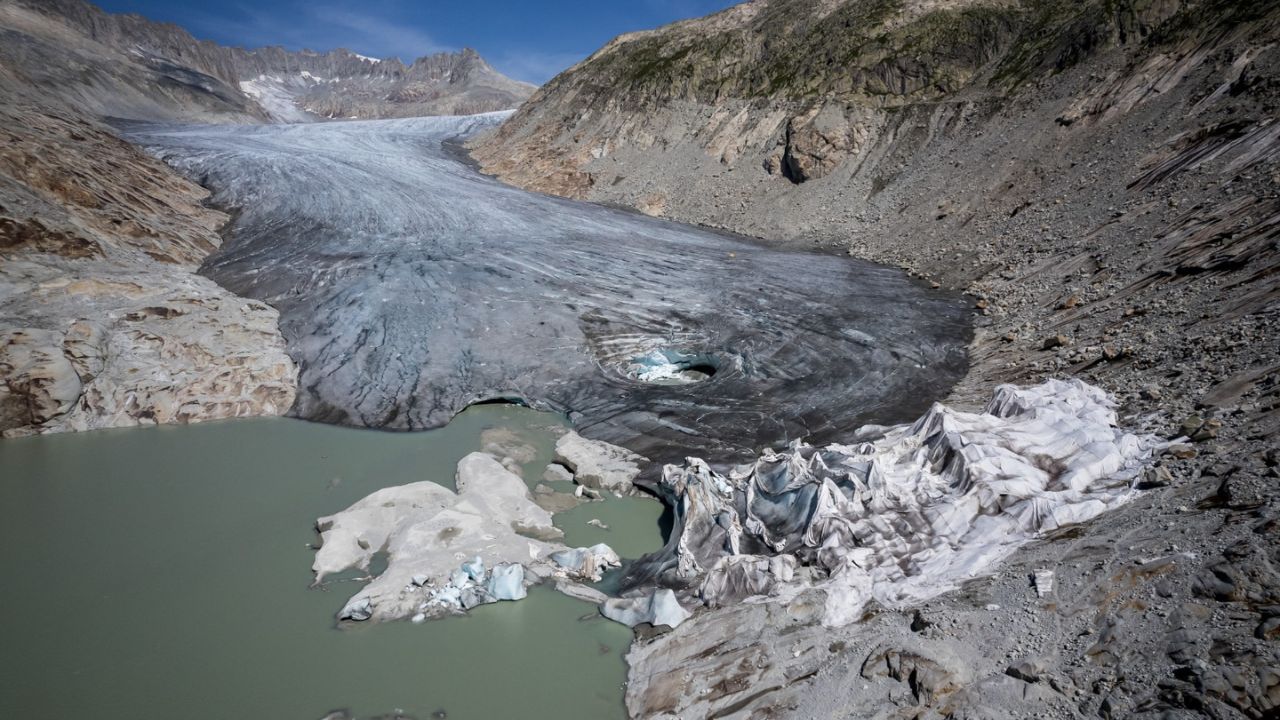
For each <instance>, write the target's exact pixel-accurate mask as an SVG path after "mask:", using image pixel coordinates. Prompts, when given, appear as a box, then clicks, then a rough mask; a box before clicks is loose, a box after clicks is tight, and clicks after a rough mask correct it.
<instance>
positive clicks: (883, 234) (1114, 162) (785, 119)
mask: <svg viewBox="0 0 1280 720" xmlns="http://www.w3.org/2000/svg"><path fill="white" fill-rule="evenodd" d="M1278 39H1280V3H1276V2H1228V1H1225V0H1207V1H1200V2H1194V1H1179V0H1159V1H1146V0H1144V1H1141V2H1134V1H1125V2H1095V1H1090V2H1082V3H1070V4H1066V3H1056V2H1044V1H1040V0H1001V1H995V0H972V1H967V2H961V1H959V0H957V1H955V2H924V1H920V0H894V1H890V0H882V1H876V2H871V1H864V0H849V1H846V2H840V1H839V0H825V1H822V2H818V1H816V0H757V1H756V2H751V3H747V4H744V5H741V6H738V7H735V8H732V9H730V10H727V11H725V12H723V13H719V14H717V15H713V16H710V17H708V18H704V19H701V20H696V21H691V22H688V23H681V24H676V25H673V26H669V27H666V28H662V29H659V30H656V31H651V32H645V33H637V34H633V35H628V36H623V37H621V38H618V39H617V40H615V41H614V42H612V43H610V44H609V45H607V46H606V47H605V48H603V49H601V50H600V51H599V52H597V53H596V54H595V55H593V56H592V57H591V58H590V59H588V60H587V61H585V62H583V63H582V64H580V65H579V66H577V67H575V68H572V69H570V70H569V71H567V72H566V73H564V74H562V75H561V76H559V77H558V78H556V79H554V80H553V81H551V82H550V83H548V84H547V85H546V86H544V87H543V88H542V89H541V90H540V91H539V92H538V93H536V94H535V96H534V97H533V98H532V99H531V101H530V102H528V103H527V104H526V105H524V106H523V107H522V109H521V110H520V111H519V112H518V113H517V114H516V115H515V116H514V117H513V118H512V119H511V120H509V121H508V122H507V123H506V124H505V125H504V126H502V127H501V128H500V129H499V130H498V131H497V132H496V133H494V134H493V135H492V136H490V137H488V138H486V139H484V140H482V141H481V142H479V143H478V144H476V145H475V147H474V148H473V155H474V156H475V158H476V159H477V160H478V161H479V162H481V163H482V165H483V166H484V167H485V168H487V169H488V170H489V171H491V172H493V173H496V174H498V175H499V176H500V177H503V178H505V179H507V180H509V181H512V182H515V183H517V184H521V185H524V186H526V187H532V188H536V189H539V190H543V191H548V192H552V193H557V194H561V195H567V196H573V197H580V198H587V199H592V200H597V201H602V202H609V203H618V204H623V205H628V206H631V207H635V208H638V209H640V210H642V211H644V212H647V213H650V214H655V215H662V216H667V217H671V218H675V219H679V220H685V221H690V222H696V223H702V224H707V225H713V226H718V227H725V228H730V229H733V230H737V231H740V232H745V233H748V234H753V235H757V236H761V237H767V238H770V239H775V240H781V241H784V242H790V243H796V244H803V245H807V246H817V247H825V248H829V249H832V250H839V251H842V252H844V251H847V252H849V253H851V254H854V255H857V256H861V257H866V258H870V259H874V260H878V261H882V262H887V263H891V264H897V265H901V266H903V267H906V268H908V269H910V270H912V271H914V272H916V273H918V274H920V275H922V276H926V277H928V278H930V279H932V280H933V281H934V282H936V283H938V284H939V285H944V286H948V287H954V288H960V289H964V290H967V291H968V292H970V293H971V294H972V295H973V296H974V297H973V302H974V312H975V314H976V315H977V320H978V322H979V329H978V332H977V336H976V338H975V341H974V343H973V345H972V346H971V356H972V360H973V368H972V370H971V372H970V374H969V377H968V378H967V379H966V380H965V381H964V382H963V383H962V384H961V386H960V387H959V388H958V389H957V390H956V391H955V393H954V394H953V398H952V400H953V401H954V402H957V403H960V404H961V405H963V404H964V403H966V402H973V401H975V400H977V399H979V398H982V397H985V396H986V395H988V394H989V393H990V390H991V387H992V386H993V385H994V384H995V383H997V382H1002V381H1016V382H1022V383H1030V382H1036V381H1039V380H1041V379H1044V378H1046V377H1068V376H1078V377H1082V378H1084V379H1087V380H1088V381H1089V382H1092V383H1095V384H1097V385H1099V386H1101V387H1103V388H1104V389H1106V390H1108V391H1110V392H1112V393H1114V394H1116V395H1117V396H1118V398H1119V399H1120V400H1121V401H1122V403H1123V406H1122V408H1121V413H1122V416H1123V417H1124V421H1125V422H1126V423H1129V424H1136V425H1137V426H1139V427H1141V428H1143V429H1146V430H1149V431H1152V432H1155V433H1158V434H1160V435H1163V436H1165V437H1179V436H1187V437H1190V438H1192V439H1194V441H1195V443H1194V446H1193V447H1189V448H1186V449H1185V450H1181V451H1180V452H1179V455H1180V456H1181V457H1180V458H1178V459H1168V460H1166V461H1165V462H1164V463H1163V464H1162V465H1161V467H1160V468H1159V469H1158V471H1157V475H1156V476H1154V477H1153V478H1151V479H1150V480H1149V482H1147V483H1145V484H1144V487H1146V488H1147V492H1146V493H1144V495H1143V496H1142V497H1141V498H1140V499H1139V500H1138V501H1137V502H1136V503H1135V504H1133V505H1130V506H1128V507H1126V508H1123V509H1120V510H1118V511H1116V512H1115V513H1113V514H1108V515H1104V516H1102V518H1100V519H1099V520H1098V521H1095V522H1094V523H1091V524H1090V525H1088V526H1086V527H1082V528H1077V529H1074V530H1072V531H1070V532H1066V533H1064V534H1063V535H1062V536H1061V537H1060V538H1058V539H1056V540H1052V541H1048V542H1045V543H1043V544H1041V545H1039V546H1037V547H1035V548H1032V549H1030V550H1023V551H1021V552H1020V554H1019V555H1017V556H1015V558H1014V559H1013V560H1012V561H1011V564H1010V565H1009V566H1008V568H1007V569H1006V570H1005V571H1004V572H1002V573H1001V574H1000V575H998V576H996V577H993V578H982V579H975V580H973V581H972V582H971V583H970V584H969V585H967V586H966V587H965V588H964V589H963V590H962V591H961V592H960V593H956V594H952V595H950V596H947V597H946V598H943V599H941V600H933V601H929V602H928V603H926V604H924V605H923V606H922V608H921V609H920V611H919V614H918V615H916V614H914V613H911V612H907V613H902V612H887V611H877V610H874V609H873V610H872V611H871V612H870V613H869V615H870V617H869V618H868V620H867V621H866V622H865V623H862V624H854V625H851V626H848V627H846V628H843V629H841V630H840V631H838V632H831V631H829V630H827V629H825V628H819V627H815V626H813V625H810V624H809V623H808V622H807V621H805V618H806V617H808V616H809V615H811V614H812V613H808V614H806V613H807V611H806V610H805V608H806V606H805V605H804V603H803V602H801V601H796V602H793V603H790V604H787V603H783V604H781V605H780V606H779V605H776V604H768V603H764V604H752V603H748V604H747V605H743V606H737V607H736V608H733V609H729V610H722V611H716V612H712V613H709V614H706V615H700V616H698V617H695V618H694V619H693V620H691V621H690V622H689V623H686V624H685V625H682V626H681V627H680V628H679V629H678V630H677V631H676V632H674V633H671V634H668V635H664V636H662V637H661V638H658V639H657V640H654V641H652V642H651V643H648V644H640V645H638V646H637V647H636V648H635V649H634V650H633V653H632V662H633V671H632V679H631V686H630V689H629V691H628V705H629V707H630V708H631V710H632V712H633V713H634V714H636V715H641V716H649V715H659V716H675V715H681V714H683V715H685V716H694V715H704V714H705V715H707V716H726V715H730V714H734V715H735V716H739V715H740V716H744V717H747V716H749V717H775V716H810V715H816V716H826V715H828V714H830V713H833V712H841V711H844V712H847V711H848V709H849V708H851V707H855V706H856V707H859V708H863V709H864V711H865V713H864V714H865V715H867V716H871V717H895V718H896V717H983V718H989V717H1033V716H1034V717H1098V716H1101V717H1198V716H1207V717H1222V718H1234V717H1251V718H1261V717H1271V716H1274V715H1275V713H1276V712H1277V707H1278V706H1280V658H1277V656H1276V654H1275V650H1274V642H1273V641H1274V639H1275V637H1276V631H1275V625H1276V621H1275V612H1274V606H1275V604H1276V601H1277V598H1275V597H1274V591H1273V590H1272V589H1271V588H1274V587H1276V586H1280V576H1277V575H1276V570H1275V567H1276V565H1275V564H1276V562H1277V561H1278V560H1277V557H1276V555H1275V553H1276V548H1277V547H1280V538H1277V534H1276V533H1277V506H1276V487H1277V483H1278V482H1280V469H1277V463H1280V457H1277V452H1280V449H1278V447H1277V446H1278V440H1277V430H1278V429H1280V343H1277V342H1276V340H1275V338H1276V328H1277V325H1276V322H1277V312H1280V284H1278V283H1280V280H1278V279H1277V278H1280V243H1278V239H1280V152H1278V150H1280V125H1278V124H1277V123H1276V117H1277V114H1278V113H1277V109H1278V106H1280V79H1278V72H1277V70H1278V69H1280V48H1278V47H1277V44H1276V41H1277V40H1278ZM851 430H852V429H851ZM1037 569H1052V570H1054V571H1055V572H1056V577H1057V581H1056V584H1055V586H1054V587H1055V589H1054V590H1053V592H1052V593H1051V594H1048V595H1045V596H1043V597H1042V596H1040V595H1038V594H1037V593H1036V592H1035V590H1034V589H1033V587H1032V583H1031V581H1030V577H1031V575H1032V574H1033V572H1034V571H1035V570H1037ZM802 600H803V599H802ZM742 628H750V632H746V633H744V632H741V629H742Z"/></svg>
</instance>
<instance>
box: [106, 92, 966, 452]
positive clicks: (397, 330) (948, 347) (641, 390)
mask: <svg viewBox="0 0 1280 720" xmlns="http://www.w3.org/2000/svg"><path fill="white" fill-rule="evenodd" d="M505 117H507V114H506V113H492V114H487V115H478V116H469V117H438V118H413V119H405V120H382V121H361V122H334V123H316V124H305V125H304V124H297V125H261V126H162V125H128V126H122V132H123V133H124V134H125V136H126V137H127V138H128V139H130V140H132V141H134V142H136V143H138V144H140V145H142V146H143V147H145V148H147V149H148V150H149V151H151V152H152V153H154V154H156V155H158V156H159V157H161V158H163V159H164V160H166V161H167V162H169V163H170V164H171V165H173V166H174V167H176V168H178V169H179V170H180V171H182V172H184V173H186V174H187V175H188V176H190V177H192V178H195V179H197V180H198V181H199V182H201V183H202V184H204V185H205V186H206V187H208V188H210V189H211V190H212V191H213V198H212V199H213V202H215V203H216V204H218V205H219V206H221V207H224V208H228V209H231V210H233V211H234V212H235V213H236V215H235V220H234V221H233V223H232V224H231V225H230V227H228V228H227V229H226V230H225V232H224V236H225V242H224V246H223V247H222V249H221V250H220V251H219V252H217V253H216V254H215V255H213V256H211V257H210V258H209V260H208V261H207V262H206V264H205V266H204V267H203V268H202V272H203V273H204V274H206V275H207V276H209V277H210V278H212V279H214V280H215V281H217V282H218V283H220V284H221V285H223V286H224V287H226V288H228V289H230V290H231V291H232V292H235V293H237V294H239V295H242V296H246V297H250V298H254V299H257V300H261V301H264V302H267V303H269V304H270V305H272V306H274V307H275V308H276V309H278V310H279V311H280V315H281V331H282V333H283V334H284V336H285V339H286V340H287V342H288V349H289V352H290V354H291V356H292V357H293V358H294V359H295V361H296V362H297V363H298V364H299V366H300V378H299V393H298V400H297V402H296V404H295V406H294V408H293V410H292V414H293V415H295V416H298V417H302V418H306V419H310V420H317V421H322V422H329V423H337V424H343V425H351V426H359V427H370V428H384V429H393V430H418V429H428V428H432V427H437V426H440V425H443V424H444V423H446V422H448V421H449V419H450V418H451V417H453V416H454V415H455V414H456V413H458V412H460V411H461V410H462V409H464V408H465V407H467V406H468V405H470V404H473V403H477V402H483V401H492V400H514V401H519V402H523V403H526V404H528V405H531V406H533V407H535V408H539V409H545V410H552V411H557V412H561V413H565V414H567V415H568V417H569V418H570V420H571V421H572V422H573V423H574V425H575V427H576V428H577V430H578V431H579V432H580V433H582V434H583V435H584V436H587V437H591V438H595V439H599V440H603V441H607V442H610V443H613V444H617V445H622V446H625V447H627V448H629V449H631V450H634V451H637V452H640V453H642V454H644V455H646V456H648V457H650V458H652V459H654V460H657V461H670V460H677V459H679V458H681V457H684V456H685V455H694V454H696V455H698V456H701V457H706V458H709V459H717V460H728V459H739V460H740V459H743V458H746V457H749V456H754V455H755V454H756V453H757V452H758V451H759V450H760V449H761V448H763V447H767V446H773V445H776V444H777V443H780V442H786V441H788V440H792V439H796V438H800V437H805V438H808V439H809V440H810V441H813V442H824V441H831V440H835V439H837V433H838V431H840V430H841V429H846V430H847V428H850V427H858V426H861V425H863V424H866V423H869V422H875V423H889V422H903V421H907V420H909V419H911V418H913V417H915V416H917V415H918V414H919V413H920V412H923V411H924V410H925V409H927V408H928V407H929V404H930V403H931V402H932V401H933V400H935V399H937V398H939V397H941V396H942V395H944V394H945V392H946V391H947V389H948V388H950V387H951V386H952V385H953V384H954V383H955V382H956V381H957V380H958V378H959V377H960V376H961V375H962V373H963V371H964V369H965V366H966V356H965V348H966V346H967V343H968V339H969V337H970V329H969V312H970V310H969V307H968V303H966V302H965V301H964V300H963V298H961V297H959V296H957V295H954V294H950V293H945V292H942V291H937V290H931V289H929V288H927V287H925V286H924V285H923V284H921V283H919V282H917V281H915V280H912V279H910V278H909V277H908V276H907V275H906V274H904V273H902V272H900V271H898V270H894V269H890V268H886V267H882V266H877V265H874V264H870V263H865V262H860V261H857V260H854V259H851V258H848V257H837V256H834V255H830V254H820V253H813V252H799V251H795V250H785V249H779V248H776V247H770V246H768V245H766V244H763V243H760V242H755V241H748V240H746V239H744V238H739V237H736V236H731V235H728V234H725V233H720V232H716V231H713V230H708V229H702V228H696V227H690V226H686V225H681V224H677V223H673V222H668V221H664V220H660V219H654V218H650V217H646V216H643V215H639V214H636V213H631V212H626V211H622V210H618V209H614V208H608V207H603V206H598V205H592V204H587V203H581V202H575V201H569V200H563V199H559V198H554V197H549V196H545V195H540V194H536V193H530V192H526V191H523V190H519V189H516V188H512V187H509V186H505V185H503V184H501V183H499V182H498V181H496V180H494V179H492V178H489V177H486V176H484V175H481V174H480V173H478V172H477V171H476V170H475V169H473V167H471V166H470V165H469V164H468V162H467V159H466V158H465V157H462V156H460V154H459V153H458V152H457V151H456V150H455V149H453V148H454V146H455V145H456V143H457V142H458V141H460V140H461V139H463V138H467V137H469V136H472V135H473V134H475V133H478V132H482V131H485V130H488V129H490V128H493V127H494V126H496V125H497V124H498V123H499V122H501V120H502V119H504V118H505ZM656 357H662V358H696V359H697V362H696V367H692V368H691V372H688V373H685V372H683V370H684V369H685V368H681V367H673V368H659V371H658V372H637V368H641V369H643V366H645V364H646V363H651V362H652V359H653V358H656ZM673 375H674V376H675V377H672V376H673ZM673 380H674V381H673ZM689 380H696V382H689Z"/></svg>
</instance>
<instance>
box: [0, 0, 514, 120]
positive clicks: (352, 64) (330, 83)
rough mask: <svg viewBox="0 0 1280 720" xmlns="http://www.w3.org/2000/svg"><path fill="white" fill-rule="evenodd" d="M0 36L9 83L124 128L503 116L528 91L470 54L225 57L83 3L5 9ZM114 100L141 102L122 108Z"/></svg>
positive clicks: (226, 52)
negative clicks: (14, 80)
mask: <svg viewBox="0 0 1280 720" xmlns="http://www.w3.org/2000/svg"><path fill="white" fill-rule="evenodd" d="M0 36H3V37H4V38H5V39H6V45H7V46H8V47H7V49H0V65H5V66H7V69H8V70H9V71H10V73H12V74H16V75H18V76H20V77H21V79H22V80H25V81H26V82H27V83H29V84H32V85H35V86H37V87H40V88H41V89H42V90H43V91H44V92H46V93H47V94H50V95H54V96H59V97H63V98H64V99H67V100H69V101H71V104H72V105H75V104H76V103H83V104H86V105H87V106H88V109H90V110H91V111H94V112H95V114H99V115H111V116H116V117H122V118H126V119H159V120H169V119H178V120H182V119H196V120H204V121H259V122H261V121H285V122H306V121H311V120H317V119H329V118H349V117H357V118H382V117H407V116H414V115H441V114H444V115H452V114H473V113H479V112H490V111H494V110H505V109H510V108H513V107H515V106H516V105H518V104H519V103H520V102H521V101H522V100H523V99H524V98H525V97H527V96H528V95H529V94H531V93H532V92H533V89H534V86H532V85H529V84H527V83H522V82H519V81H516V80H512V79H510V78H507V77H506V76H504V75H502V74H501V73H499V72H497V71H496V70H494V69H493V68H492V67H491V66H490V65H489V64H488V63H487V62H485V60H484V59H483V58H482V57H480V55H479V53H477V52H475V51H474V50H472V49H470V48H464V49H463V50H461V51H459V52H456V53H447V52H442V53H435V54H432V55H425V56H423V57H420V58H418V59H416V60H414V61H412V62H410V63H409V64H407V65H406V64H405V63H403V62H401V61H400V60H399V59H396V58H388V59H385V60H379V59H374V58H367V57H365V56H361V55H359V54H357V53H354V52H352V51H350V50H346V49H344V48H338V49H334V50H330V51H326V52H317V51H312V50H299V51H290V50H286V49H284V48H283V47H281V46H268V47H263V48H256V49H246V48H243V47H228V46H223V45H220V44H218V43H216V42H214V41H211V40H199V39H196V38H195V37H194V36H193V35H192V34H191V33H190V32H188V31H187V30H185V29H183V28H182V27H180V26H178V25H176V24H173V23H160V22H154V21H151V20H148V19H147V18H145V17H143V16H141V15H136V14H112V13H107V12H105V11H103V10H102V9H100V8H98V7H97V6H95V5H92V4H90V3H88V2H84V1H83V0H5V1H4V2H2V3H0ZM72 68H79V69H80V70H81V71H82V72H79V73H77V72H75V71H73V70H72ZM83 71H87V72H88V74H89V76H90V77H89V78H87V79H86V77H85V76H84V75H85V73H84V72H83ZM122 88H123V89H125V91H124V92H120V90H121V89H122ZM110 91H117V92H115V95H116V96H117V97H113V96H112V93H111V92H110ZM148 93H151V94H153V95H154V94H158V95H160V96H161V100H160V101H158V102H156V101H155V99H154V98H152V97H147V95H148ZM166 94H167V97H165V96H166ZM120 95H123V96H125V97H129V96H142V97H141V99H140V101H139V102H137V103H135V104H134V107H130V104H129V103H128V102H121V101H120V99H119V97H118V96H120ZM148 101H152V102H148ZM151 106H155V107H151ZM135 108H137V109H135Z"/></svg>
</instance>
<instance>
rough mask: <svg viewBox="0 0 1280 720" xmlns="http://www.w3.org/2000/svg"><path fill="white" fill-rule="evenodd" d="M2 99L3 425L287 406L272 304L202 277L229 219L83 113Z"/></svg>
mask: <svg viewBox="0 0 1280 720" xmlns="http://www.w3.org/2000/svg"><path fill="white" fill-rule="evenodd" d="M11 90H12V92H13V97H14V98H15V102H13V103H11V104H6V105H5V106H4V108H2V109H0V116H2V117H3V129H2V130H0V135H3V138H4V140H5V143H4V145H3V149H0V432H3V433H4V434H5V435H7V436H9V435H22V434H29V433H41V432H57V431H64V430H87V429H94V428H104V427H119V426H127V425H137V424H154V423H170V422H196V421H199V420H208V419H215V418H225V417H240V416H247V415H278V414H283V413H284V412H286V411H287V410H288V409H289V407H290V406H291V405H292V404H293V399H294V394H295V388H296V384H297V383H296V376H297V370H296V368H295V366H294V364H293V362H292V361H291V360H290V359H289V357H288V355H287V354H285V351H284V343H283V340H282V338H281V336H280V333H279V329H278V319H279V316H278V314H277V313H276V311H275V310H273V309H272V308H270V307H268V306H267V305H264V304H262V303H260V302H256V301H252V300H245V299H243V298H239V297H236V296H234V295H232V294H231V293H230V292H228V291H226V290H225V289H223V288H221V287H219V286H218V285H217V284H215V283H214V282H213V281H211V280H209V279H207V278H203V277H200V276H198V275H196V274H195V269H196V267H195V266H196V264H197V263H199V262H200V260H201V259H202V258H203V257H204V256H205V255H206V254H207V253H208V252H209V251H210V250H212V249H214V248H216V247H217V246H218V244H219V243H220V238H219V237H218V235H217V233H216V232H215V230H216V228H217V227H218V226H219V225H220V224H222V223H223V222H224V221H225V216H223V215H222V214H221V213H217V212H214V211H211V210H208V209H206V208H204V207H202V206H201V204H200V203H201V201H202V199H203V198H204V197H205V195H206V193H205V192H204V191H203V190H202V189H200V188H199V187H197V186H195V185H192V184H191V183H189V182H187V181H185V180H182V179H180V178H178V177H177V176H175V175H174V174H173V173H172V172H171V171H170V170H169V169H168V168H166V167H165V166H164V165H162V164H161V163H159V162H157V161H155V160H152V159H151V158H148V157H146V156H145V155H143V154H141V153H140V152H138V151H137V150H135V149H133V148H132V147H131V146H129V145H127V144H126V143H124V142H123V141H120V140H119V139H117V138H115V137H114V136H112V135H110V134H109V133H108V132H106V130H105V129H104V128H101V127H100V126H98V125H96V124H95V123H93V122H91V121H88V120H83V119H79V118H78V117H77V116H76V114H75V113H72V112H69V111H65V110H57V109H53V108H49V107H47V106H43V105H39V104H36V103H33V102H28V101H26V100H23V99H22V98H23V95H22V93H21V91H20V90H17V89H11Z"/></svg>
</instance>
